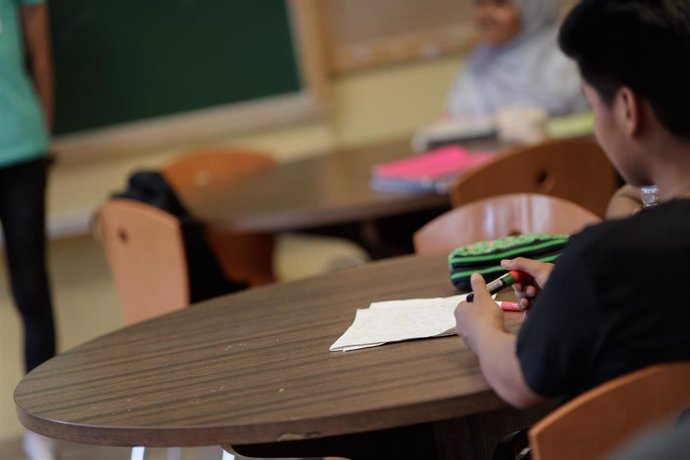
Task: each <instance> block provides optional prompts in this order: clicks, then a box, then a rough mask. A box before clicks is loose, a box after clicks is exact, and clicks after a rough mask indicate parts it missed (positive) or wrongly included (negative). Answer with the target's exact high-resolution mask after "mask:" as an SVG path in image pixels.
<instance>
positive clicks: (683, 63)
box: [559, 0, 690, 141]
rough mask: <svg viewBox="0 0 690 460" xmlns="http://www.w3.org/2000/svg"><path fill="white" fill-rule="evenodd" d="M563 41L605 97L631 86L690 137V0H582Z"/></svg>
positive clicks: (568, 21)
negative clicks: (623, 87)
mask: <svg viewBox="0 0 690 460" xmlns="http://www.w3.org/2000/svg"><path fill="white" fill-rule="evenodd" d="M559 41H560V45H561V48H562V49H563V52H564V53H565V54H567V55H568V56H570V57H571V58H573V59H574V60H575V61H576V62H577V64H578V66H579V68H580V71H581V73H582V76H583V78H584V79H585V81H586V82H587V83H588V84H589V85H590V86H592V87H593V88H594V89H595V90H596V91H597V93H598V94H599V96H600V97H601V98H602V100H603V101H604V102H606V103H609V104H610V103H611V102H612V101H613V99H614V96H615V95H616V93H617V92H618V90H619V89H620V88H621V87H622V86H627V87H629V88H631V89H632V90H633V91H635V92H636V93H637V94H638V95H640V97H642V98H643V99H644V100H645V101H647V102H648V103H649V105H650V106H651V107H652V110H653V111H654V114H655V115H656V117H657V119H658V120H659V121H660V122H661V123H662V124H663V125H664V126H665V127H666V129H668V130H669V131H670V132H671V133H672V134H674V135H675V136H677V137H679V138H682V139H685V140H689V141H690V0H582V1H581V3H580V4H579V5H577V6H576V7H575V8H574V9H573V10H572V12H571V13H570V14H569V15H568V17H567V18H566V20H565V22H564V23H563V26H562V28H561V31H560V36H559Z"/></svg>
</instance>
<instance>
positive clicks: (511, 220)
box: [413, 193, 601, 254]
mask: <svg viewBox="0 0 690 460" xmlns="http://www.w3.org/2000/svg"><path fill="white" fill-rule="evenodd" d="M600 220H601V219H600V218H599V217H598V216H596V215H595V214H594V213H592V212H590V211H588V210H587V209H584V208H583V207H581V206H579V205H577V204H575V203H571V202H569V201H567V200H563V199H561V198H556V197H552V196H547V195H538V194H530V193H515V194H508V195H501V196H496V197H492V198H486V199H483V200H479V201H474V202H472V203H468V204H466V205H464V206H460V207H458V208H454V209H451V210H450V211H447V212H445V213H444V214H442V215H440V216H439V217H437V218H436V219H434V220H432V221H430V222H429V223H427V224H426V225H425V226H424V227H422V228H421V229H419V230H418V231H417V232H415V234H414V236H413V240H414V247H415V252H416V253H419V254H441V253H447V252H448V251H450V250H452V249H455V248H457V247H458V246H463V245H465V244H470V243H474V242H476V241H482V240H495V239H499V238H503V237H506V236H508V235H518V234H524V233H568V234H571V233H575V232H577V231H579V230H581V229H582V228H583V227H585V226H586V225H590V224H594V223H597V222H599V221H600Z"/></svg>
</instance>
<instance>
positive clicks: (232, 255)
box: [162, 148, 276, 286]
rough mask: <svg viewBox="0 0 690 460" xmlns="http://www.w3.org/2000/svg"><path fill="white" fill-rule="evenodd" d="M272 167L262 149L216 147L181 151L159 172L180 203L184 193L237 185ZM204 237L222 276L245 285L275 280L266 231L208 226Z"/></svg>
mask: <svg viewBox="0 0 690 460" xmlns="http://www.w3.org/2000/svg"><path fill="white" fill-rule="evenodd" d="M274 166H275V161H274V160H273V158H272V157H271V156H270V155H269V154H268V153H266V152H262V151H253V150H247V149H229V148H216V149H207V150H197V151H192V152H189V153H187V154H184V155H182V156H180V157H178V158H176V159H175V160H174V161H172V162H171V163H169V164H167V165H166V166H165V167H164V168H163V170H162V174H163V176H164V177H165V179H166V180H167V182H168V183H169V184H170V186H171V187H172V188H173V190H174V191H175V193H176V194H177V196H178V197H179V198H180V200H181V201H182V202H183V203H184V197H185V195H188V194H190V193H199V192H200V191H201V190H203V189H204V188H208V187H213V186H222V187H228V189H229V192H228V193H232V192H231V190H232V187H233V186H241V185H242V183H243V182H244V181H247V180H251V179H252V178H253V177H255V176H257V175H258V174H261V173H263V172H265V171H267V170H269V169H271V168H273V167H274ZM205 233H206V240H207V242H208V244H209V245H210V246H211V248H212V250H213V252H214V254H215V255H216V257H217V259H218V262H219V263H220V265H221V267H222V268H223V271H224V273H225V275H226V276H227V277H228V278H229V279H232V280H234V281H237V282H244V283H247V284H249V286H259V285H262V284H266V283H271V282H274V281H275V280H276V276H275V273H274V270H273V252H274V246H275V242H274V236H273V235H272V234H267V233H241V234H240V233H235V232H224V231H222V230H217V229H212V228H208V229H206V231H205Z"/></svg>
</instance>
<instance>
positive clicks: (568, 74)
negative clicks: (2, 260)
mask: <svg viewBox="0 0 690 460" xmlns="http://www.w3.org/2000/svg"><path fill="white" fill-rule="evenodd" d="M513 3H514V5H515V7H516V8H517V9H518V11H519V12H520V17H521V20H522V25H523V29H522V31H521V32H520V35H519V36H517V37H516V38H515V39H513V40H512V41H511V42H509V43H507V44H505V45H502V46H491V45H488V44H482V45H480V46H479V47H477V49H476V50H475V51H474V53H473V54H472V56H471V57H470V59H469V63H468V64H467V67H466V68H465V69H463V70H461V71H460V73H459V74H458V76H457V77H456V81H455V83H454V85H453V89H452V91H451V95H450V98H449V101H448V112H450V114H451V115H453V116H458V117H462V116H468V117H473V116H487V115H493V114H494V113H496V111H497V110H498V109H500V108H502V107H506V106H516V105H521V106H524V105H526V106H533V107H541V108H543V109H544V110H546V111H547V112H548V113H549V114H550V115H565V114H569V113H575V112H582V111H585V110H587V103H586V101H585V99H584V97H583V95H582V92H581V90H580V76H579V73H578V71H577V67H576V65H575V64H574V63H573V62H571V61H569V60H568V58H566V56H565V55H563V53H561V51H560V50H559V49H558V43H557V36H558V10H559V1H558V0H513Z"/></svg>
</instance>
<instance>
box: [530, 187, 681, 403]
mask: <svg viewBox="0 0 690 460" xmlns="http://www.w3.org/2000/svg"><path fill="white" fill-rule="evenodd" d="M517 355H518V359H519V361H520V366H521V368H522V371H523V374H524V376H525V379H526V380H527V384H528V386H529V387H530V388H531V389H532V390H533V391H535V392H536V393H538V394H540V395H542V396H548V397H557V396H560V397H566V398H572V397H574V396H576V395H578V394H580V393H582V392H584V391H587V390H589V389H591V388H593V387H595V386H597V385H598V384H600V383H603V382H605V381H607V380H611V379H613V378H615V377H618V376H621V375H623V374H626V373H629V372H632V371H634V370H637V369H641V368H643V367H646V366H648V365H651V364H655V363H660V362H669V361H677V360H682V361H689V360H690V201H687V200H674V201H671V202H668V203H664V204H661V205H659V206H657V207H655V208H652V209H650V210H644V211H641V212H639V213H637V214H636V215H634V216H632V217H630V218H627V219H623V220H616V221H609V222H603V223H601V224H598V225H595V226H592V227H589V228H587V229H585V230H584V231H582V232H581V233H580V234H578V235H576V236H574V237H573V238H572V240H571V242H570V244H569V245H568V247H567V248H566V250H565V251H564V252H563V254H562V255H561V257H560V258H559V260H558V262H557V265H556V268H555V269H554V271H553V272H552V273H551V277H550V278H549V281H548V283H547V285H546V287H545V288H544V290H543V291H542V292H541V293H540V294H539V296H538V298H537V300H536V302H535V303H534V306H533V307H532V310H531V311H530V313H529V315H528V317H527V319H526V320H525V323H524V324H523V326H522V329H521V330H520V333H519V335H518V339H517Z"/></svg>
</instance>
